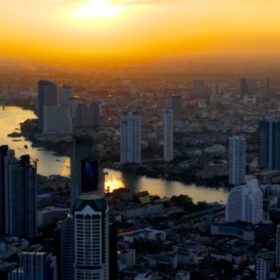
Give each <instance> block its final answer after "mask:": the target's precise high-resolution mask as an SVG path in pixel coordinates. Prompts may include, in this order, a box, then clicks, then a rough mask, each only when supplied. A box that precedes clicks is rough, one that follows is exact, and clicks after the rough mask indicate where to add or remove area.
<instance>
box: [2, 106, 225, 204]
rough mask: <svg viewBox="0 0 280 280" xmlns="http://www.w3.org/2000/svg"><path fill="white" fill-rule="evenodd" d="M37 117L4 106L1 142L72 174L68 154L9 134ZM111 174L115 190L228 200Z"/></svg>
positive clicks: (211, 191) (42, 166) (46, 169)
mask: <svg viewBox="0 0 280 280" xmlns="http://www.w3.org/2000/svg"><path fill="white" fill-rule="evenodd" d="M34 118H36V116H35V114H34V113H33V112H32V111H30V110H23V109H21V108H19V107H5V108H3V107H1V109H0V144H1V145H9V147H10V148H11V149H13V150H15V153H16V156H18V157H19V156H21V155H23V154H30V156H31V158H32V159H34V160H35V159H36V160H38V173H39V174H42V175H46V176H48V175H53V174H60V175H63V176H69V171H70V161H69V158H68V157H57V156H55V155H54V154H53V152H51V151H46V150H44V149H41V148H35V147H34V148H33V147H32V146H31V145H32V143H31V142H30V141H27V140H25V139H24V138H23V137H21V138H10V137H8V134H9V133H12V132H14V131H17V130H19V124H20V123H21V122H23V121H25V120H26V119H34ZM105 171H106V173H107V175H106V179H105V187H106V188H109V189H110V190H113V189H114V188H117V187H124V186H126V187H128V188H131V189H133V190H135V191H144V190H147V191H149V192H150V193H151V194H157V195H159V196H161V197H171V196H172V195H179V194H187V195H189V196H190V197H192V198H193V200H194V201H195V202H197V201H206V202H215V201H217V202H222V203H225V202H226V199H227V191H226V190H224V189H222V188H219V189H218V188H217V189H215V188H207V187H204V186H198V185H195V184H190V185H185V184H182V183H180V182H174V181H166V180H161V179H152V178H147V177H145V176H135V175H132V174H127V173H124V172H119V171H115V170H111V169H106V170H105Z"/></svg>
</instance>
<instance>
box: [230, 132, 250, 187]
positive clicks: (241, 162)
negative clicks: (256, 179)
mask: <svg viewBox="0 0 280 280" xmlns="http://www.w3.org/2000/svg"><path fill="white" fill-rule="evenodd" d="M245 174H246V139H245V137H242V136H233V137H230V138H229V183H230V184H231V185H236V186H237V185H241V184H243V183H245Z"/></svg>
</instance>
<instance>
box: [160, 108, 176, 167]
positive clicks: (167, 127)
mask: <svg viewBox="0 0 280 280" xmlns="http://www.w3.org/2000/svg"><path fill="white" fill-rule="evenodd" d="M173 133H174V131H173V110H172V109H171V108H168V107H167V108H164V109H163V141H164V151H163V154H164V161H166V162H169V161H172V160H173V158H174V155H173V146H174V143H173V142H174V141H173Z"/></svg>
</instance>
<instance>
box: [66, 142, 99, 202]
mask: <svg viewBox="0 0 280 280" xmlns="http://www.w3.org/2000/svg"><path fill="white" fill-rule="evenodd" d="M103 177H104V175H103V173H102V168H101V163H100V159H99V154H98V152H97V150H96V146H95V143H94V141H93V139H91V138H89V137H79V138H75V139H74V140H73V144H72V155H71V190H72V207H73V203H74V201H75V199H76V197H78V196H79V195H80V194H85V193H91V194H100V195H103V193H104V178H103Z"/></svg>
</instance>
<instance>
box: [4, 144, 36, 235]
mask: <svg viewBox="0 0 280 280" xmlns="http://www.w3.org/2000/svg"><path fill="white" fill-rule="evenodd" d="M0 178H1V182H0V199H1V201H0V204H1V223H0V226H1V234H4V235H18V236H25V237H29V238H32V237H35V236H36V234H37V215H36V213H37V207H36V166H34V165H32V164H31V163H30V157H29V156H28V155H25V156H22V157H21V159H20V160H17V159H16V158H15V156H14V152H13V151H10V150H9V149H8V147H7V146H1V147H0Z"/></svg>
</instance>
